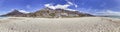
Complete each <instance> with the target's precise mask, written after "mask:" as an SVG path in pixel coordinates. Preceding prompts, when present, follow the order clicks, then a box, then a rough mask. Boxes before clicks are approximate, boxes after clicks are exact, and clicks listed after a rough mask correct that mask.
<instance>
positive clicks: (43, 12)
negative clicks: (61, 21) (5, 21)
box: [2, 8, 93, 18]
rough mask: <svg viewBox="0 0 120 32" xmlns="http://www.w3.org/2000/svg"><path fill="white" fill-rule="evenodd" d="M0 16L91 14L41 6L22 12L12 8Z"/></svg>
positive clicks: (79, 15)
mask: <svg viewBox="0 0 120 32" xmlns="http://www.w3.org/2000/svg"><path fill="white" fill-rule="evenodd" d="M2 16H14V17H53V18H54V17H55V18H59V17H86V16H93V15H91V14H88V13H82V12H79V11H70V10H65V9H50V8H43V9H41V10H38V11H36V12H33V13H27V14H25V13H22V12H20V11H18V10H16V9H15V10H14V11H12V12H10V13H8V14H5V15H2Z"/></svg>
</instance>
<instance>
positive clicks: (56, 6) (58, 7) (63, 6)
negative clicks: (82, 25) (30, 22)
mask: <svg viewBox="0 0 120 32" xmlns="http://www.w3.org/2000/svg"><path fill="white" fill-rule="evenodd" d="M66 1H67V3H68V4H64V5H60V4H57V5H55V6H54V5H52V4H45V7H48V8H51V9H66V10H71V11H76V10H74V9H69V8H68V7H70V6H73V5H74V6H75V7H76V8H77V7H78V6H77V5H76V4H73V3H72V2H70V1H68V0H66Z"/></svg>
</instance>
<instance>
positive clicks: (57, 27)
mask: <svg viewBox="0 0 120 32" xmlns="http://www.w3.org/2000/svg"><path fill="white" fill-rule="evenodd" d="M0 32H120V19H117V18H107V17H79V18H25V17H7V18H3V19H0Z"/></svg>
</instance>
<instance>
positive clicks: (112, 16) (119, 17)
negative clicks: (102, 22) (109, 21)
mask: <svg viewBox="0 0 120 32" xmlns="http://www.w3.org/2000/svg"><path fill="white" fill-rule="evenodd" d="M110 18H119V19H120V16H111V17H110Z"/></svg>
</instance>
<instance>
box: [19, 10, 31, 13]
mask: <svg viewBox="0 0 120 32" xmlns="http://www.w3.org/2000/svg"><path fill="white" fill-rule="evenodd" d="M19 12H22V13H30V12H27V11H25V10H19Z"/></svg>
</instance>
